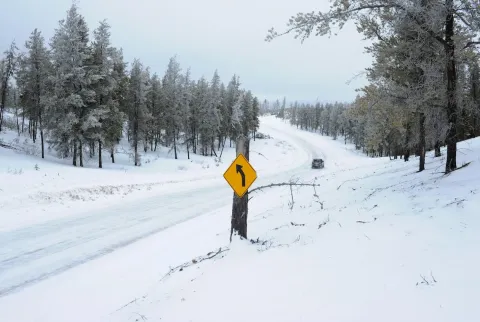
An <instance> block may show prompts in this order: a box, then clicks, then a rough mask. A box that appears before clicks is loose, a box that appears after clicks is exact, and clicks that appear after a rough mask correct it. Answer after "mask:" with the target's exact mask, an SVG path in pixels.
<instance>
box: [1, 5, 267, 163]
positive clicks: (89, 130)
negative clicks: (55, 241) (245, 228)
mask: <svg viewBox="0 0 480 322" xmlns="http://www.w3.org/2000/svg"><path fill="white" fill-rule="evenodd" d="M25 48H26V51H25V52H19V49H18V47H17V46H16V44H15V42H12V44H11V46H10V48H9V49H8V50H7V51H5V53H4V57H3V59H1V60H0V131H1V130H2V127H4V126H5V118H4V116H5V112H6V107H7V106H9V107H14V110H15V115H16V117H17V124H16V129H17V131H18V134H19V135H20V133H22V132H28V135H29V136H30V137H31V138H32V139H33V141H34V142H36V141H37V140H38V139H40V145H41V156H42V158H44V157H45V145H46V144H48V146H49V147H51V148H53V149H54V150H55V151H56V152H57V153H58V155H59V156H60V157H62V158H72V164H73V165H74V166H77V164H78V165H79V166H83V164H84V157H85V155H88V156H89V157H94V156H97V157H98V166H99V167H100V168H101V167H102V151H107V152H108V153H109V154H110V159H111V161H112V162H115V151H116V147H117V145H118V144H119V143H120V140H121V138H122V137H124V132H125V133H126V137H127V139H128V142H129V143H130V145H131V147H132V150H133V155H134V163H135V166H138V165H140V164H141V160H140V156H141V154H140V151H141V150H143V151H144V152H147V151H149V150H150V151H156V149H157V146H159V145H163V146H167V147H172V148H173V151H174V155H175V159H177V158H178V149H179V148H180V147H183V148H186V151H187V156H188V158H190V153H196V154H201V155H205V156H206V155H217V152H220V156H221V152H222V151H223V148H224V146H225V144H226V141H227V139H229V140H230V142H229V144H230V146H231V144H232V143H231V142H232V140H235V139H236V138H237V136H238V135H245V136H249V135H251V134H254V133H255V131H256V130H257V129H258V126H259V120H258V116H259V108H260V104H259V101H258V99H257V98H256V97H254V95H253V94H252V93H251V91H248V90H245V89H242V88H241V84H240V80H239V77H238V76H237V75H234V76H233V77H232V79H231V80H230V82H229V83H228V84H227V85H225V84H224V83H223V82H222V81H221V80H220V77H219V75H218V72H217V71H215V72H214V73H213V77H212V78H211V80H207V79H206V78H205V77H202V78H200V79H199V80H192V78H191V73H190V69H187V70H185V71H182V68H181V67H180V64H179V63H178V61H177V58H176V56H174V57H172V58H171V59H170V61H169V63H168V66H167V69H166V72H165V74H164V76H163V77H161V76H159V75H158V74H157V73H152V72H151V70H150V68H149V67H146V66H144V65H143V64H142V62H141V61H140V60H139V59H134V61H133V62H132V63H131V65H130V69H129V70H128V68H127V67H128V64H127V63H126V62H125V61H124V58H123V51H122V49H119V48H116V47H114V46H112V44H111V41H110V26H109V24H108V23H107V22H106V21H105V20H104V21H101V22H100V23H99V25H98V27H97V28H96V29H95V30H94V31H93V36H92V35H90V33H89V28H88V26H87V23H86V22H85V19H84V17H83V16H82V15H81V14H80V13H79V12H78V8H77V6H76V5H75V4H74V5H72V6H71V7H70V9H69V10H68V11H67V16H66V18H65V19H63V20H61V21H60V22H59V25H58V28H57V29H56V30H55V33H54V36H53V38H52V39H51V41H50V43H49V44H48V45H47V44H46V42H45V39H44V37H43V36H42V34H41V32H40V31H38V30H37V29H35V30H34V31H33V32H32V33H31V35H30V37H29V39H28V40H27V41H26V43H25Z"/></svg>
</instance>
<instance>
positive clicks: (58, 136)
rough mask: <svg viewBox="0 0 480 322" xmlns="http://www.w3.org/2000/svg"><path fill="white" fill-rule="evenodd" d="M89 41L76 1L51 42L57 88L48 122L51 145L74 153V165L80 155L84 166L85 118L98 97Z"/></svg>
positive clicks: (86, 28)
mask: <svg viewBox="0 0 480 322" xmlns="http://www.w3.org/2000/svg"><path fill="white" fill-rule="evenodd" d="M88 42H89V41H88V27H87V25H86V23H85V19H84V18H83V16H81V15H80V14H79V13H78V10H77V7H76V5H75V4H73V5H72V6H71V8H70V9H69V10H68V11H67V18H66V19H65V20H61V21H60V22H59V27H58V28H57V29H56V30H55V34H54V36H53V39H52V42H51V48H52V49H51V50H52V60H53V69H54V71H55V74H54V75H53V76H52V82H53V87H54V91H53V95H52V99H51V100H50V101H49V106H48V113H49V117H48V124H46V125H47V129H48V134H49V139H50V142H51V144H52V146H53V147H54V148H55V149H56V150H57V152H59V153H60V154H61V155H62V156H63V157H68V156H70V155H72V156H73V165H74V166H76V165H77V159H78V157H80V166H83V143H84V142H85V137H84V134H85V133H84V127H83V122H84V121H85V117H86V116H87V112H88V109H89V106H88V105H89V104H91V103H93V102H94V101H95V91H93V90H92V89H91V88H90V84H91V82H92V79H90V78H89V77H90V76H91V75H89V74H88V73H87V70H86V69H87V68H86V66H87V64H88V62H89V60H90V59H91V51H90V47H89V44H88ZM72 151H73V153H71V152H72Z"/></svg>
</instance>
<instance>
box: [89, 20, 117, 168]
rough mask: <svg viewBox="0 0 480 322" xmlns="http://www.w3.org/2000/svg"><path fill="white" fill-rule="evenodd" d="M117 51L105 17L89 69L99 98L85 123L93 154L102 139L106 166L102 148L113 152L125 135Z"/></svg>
mask: <svg viewBox="0 0 480 322" xmlns="http://www.w3.org/2000/svg"><path fill="white" fill-rule="evenodd" d="M116 54H117V51H116V49H115V48H113V47H112V46H111V43H110V26H109V24H108V23H107V22H106V21H101V22H100V25H99V26H98V28H97V29H95V30H94V41H93V44H92V59H91V66H90V70H89V73H90V75H91V79H92V83H91V88H92V89H93V90H94V91H95V102H93V104H91V108H90V109H89V110H88V112H87V118H86V120H85V122H84V124H83V129H84V131H85V133H86V135H85V136H86V138H87V139H88V140H89V141H90V149H91V152H92V153H91V154H92V156H93V155H94V153H93V152H94V150H95V146H96V143H98V167H99V168H102V166H103V165H102V149H103V148H104V147H106V148H108V149H109V150H110V152H112V150H113V149H114V147H115V145H116V144H117V143H118V140H119V137H120V136H121V133H122V125H123V121H124V114H123V113H122V112H121V111H120V108H119V102H118V100H117V99H116V97H115V92H116V90H117V88H118V87H119V80H118V79H117V75H116V72H115V70H114V67H115V59H117V57H116V56H115V55H116ZM120 81H121V79H120ZM112 161H113V159H112Z"/></svg>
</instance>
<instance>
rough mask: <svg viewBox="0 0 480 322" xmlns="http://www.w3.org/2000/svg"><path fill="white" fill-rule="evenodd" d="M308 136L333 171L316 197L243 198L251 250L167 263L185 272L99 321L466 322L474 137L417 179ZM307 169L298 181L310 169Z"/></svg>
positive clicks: (471, 282)
mask: <svg viewBox="0 0 480 322" xmlns="http://www.w3.org/2000/svg"><path fill="white" fill-rule="evenodd" d="M288 131H296V130H294V129H291V128H290V129H288V128H287V127H286V129H285V132H286V133H287V132H288ZM298 135H299V136H301V137H303V138H305V139H306V140H308V139H307V137H308V136H310V134H308V135H307V134H306V133H304V134H302V133H301V132H298ZM313 135H314V134H313ZM311 137H312V141H310V142H311V144H312V145H315V144H320V146H322V144H323V143H325V144H329V146H330V148H331V149H325V151H326V155H325V157H326V159H327V160H328V162H334V164H335V163H336V164H337V165H336V167H337V170H338V171H334V170H332V171H330V173H327V172H325V173H324V174H323V175H321V176H319V177H321V179H320V180H319V181H320V183H321V186H320V187H318V188H316V191H315V192H316V194H317V195H318V198H316V197H315V196H313V194H314V193H315V192H314V191H313V190H312V189H311V188H308V189H307V188H305V189H299V190H298V191H296V192H294V201H295V202H294V205H293V208H292V209H290V206H289V201H290V198H291V195H290V191H289V190H288V189H281V188H279V189H271V190H270V191H268V192H267V191H265V192H264V194H262V197H261V201H259V200H258V199H257V200H256V202H255V199H256V197H254V198H253V199H252V205H251V207H250V211H251V215H250V221H249V237H250V238H251V239H254V240H255V242H254V243H249V242H246V241H239V240H235V241H234V242H233V243H232V244H231V245H228V244H227V243H224V244H218V245H217V247H216V249H218V246H228V247H229V248H230V249H229V250H228V251H227V252H225V253H222V254H221V255H218V256H216V257H214V258H213V259H210V260H206V261H202V262H199V263H197V264H194V263H192V262H191V261H192V258H193V257H192V258H190V262H188V258H185V259H184V261H178V262H177V263H178V264H181V263H182V262H183V263H185V264H184V267H185V269H183V270H182V271H181V272H179V271H178V270H177V271H175V272H173V273H172V274H170V275H168V276H167V277H166V278H165V279H164V280H162V281H161V282H158V283H156V284H155V285H152V286H151V288H150V289H148V290H146V291H145V292H144V293H142V294H137V295H136V296H135V297H136V298H137V300H136V301H135V302H132V303H130V304H129V305H127V306H125V307H124V308H122V309H121V310H120V311H117V312H112V314H111V315H109V316H105V317H104V318H103V319H104V320H105V319H106V320H108V321H118V322H119V321H131V320H132V319H133V320H135V319H139V320H142V319H148V320H156V319H161V320H164V321H179V322H181V321H205V322H207V321H208V322H215V321H219V322H220V321H232V322H235V321H239V322H240V321H252V322H256V321H258V322H260V321H285V322H287V321H312V322H313V321H342V322H343V321H345V322H347V321H348V322H352V321H359V322H360V321H378V322H383V321H393V322H396V321H398V322H404V321H419V322H420V321H421V322H426V321H431V322H438V321H451V322H453V321H465V322H474V321H477V320H478V316H480V308H479V307H478V305H477V303H476V301H477V300H476V299H477V298H478V296H479V295H480V291H479V289H480V278H479V277H478V274H477V272H478V270H479V269H480V261H479V259H478V256H477V255H476V254H477V253H478V249H479V247H480V218H479V217H478V215H477V214H478V209H477V208H478V205H479V204H480V197H479V193H480V191H479V189H478V185H479V182H480V162H479V161H480V139H474V140H470V141H466V142H462V143H460V144H459V151H461V152H462V153H461V154H460V155H459V162H460V164H462V163H467V162H471V163H470V164H469V165H468V166H467V167H465V168H462V169H459V170H457V171H455V172H453V173H451V174H449V175H447V176H445V175H443V174H442V173H440V171H441V170H440V169H442V165H443V163H444V160H442V159H443V157H442V158H434V157H433V155H432V154H430V153H429V154H428V157H427V169H426V170H425V171H424V172H422V173H417V172H416V167H417V163H416V161H418V160H416V159H415V158H414V160H413V161H412V162H407V163H405V162H404V161H403V160H396V161H389V160H388V158H384V159H377V160H371V159H363V160H361V158H360V157H355V155H354V152H350V156H351V158H350V159H349V160H350V163H348V161H347V160H346V159H345V158H341V159H340V160H336V159H335V158H332V157H330V155H337V156H341V155H348V153H346V154H345V153H344V152H342V151H341V150H342V147H341V146H340V145H339V144H338V143H334V142H332V140H331V139H329V138H319V137H318V136H311ZM319 142H322V143H319ZM334 145H336V146H337V148H336V149H335V148H334ZM320 146H319V147H320ZM323 146H324V145H323ZM343 150H344V151H345V149H343ZM330 152H331V154H330ZM443 153H445V151H443ZM369 160H370V161H369ZM369 163H370V164H369ZM327 164H328V163H327ZM358 164H361V165H358ZM342 166H343V167H344V169H346V170H348V169H350V171H346V170H345V171H341V169H342ZM353 169H354V170H353ZM312 172H313V171H312ZM312 172H311V173H310V174H309V175H307V174H305V175H304V176H303V177H302V179H303V180H305V181H308V180H311V179H312V178H313V177H314V176H318V174H320V173H321V172H316V173H312ZM267 202H268V203H269V204H270V205H271V208H270V209H268V210H267V209H265V208H262V207H261V203H267ZM320 202H321V203H322V204H323V205H321V204H320ZM219 231H220V229H219ZM223 235H224V238H226V237H227V236H228V232H224V233H223ZM211 250H212V251H214V250H215V247H212V249H211ZM197 255H200V254H197ZM200 259H201V258H196V260H197V262H198V261H199V260H200ZM172 266H175V265H173V264H172ZM166 272H167V271H164V272H163V274H165V273H166ZM233 312H234V313H233ZM107 318H108V319H107Z"/></svg>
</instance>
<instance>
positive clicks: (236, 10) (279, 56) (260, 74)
mask: <svg viewBox="0 0 480 322" xmlns="http://www.w3.org/2000/svg"><path fill="white" fill-rule="evenodd" d="M71 4H72V1H71V0H41V1H39V0H15V1H6V3H4V4H2V18H1V19H0V49H2V51H3V50H4V49H6V48H7V47H8V45H9V44H10V42H11V41H12V40H13V39H15V40H16V41H17V43H18V45H19V47H20V48H21V49H22V50H23V49H24V46H23V45H24V42H25V40H26V39H27V38H28V36H29V35H30V33H31V31H32V30H33V29H34V28H38V29H39V30H41V31H42V33H43V35H44V36H45V38H46V39H47V40H49V39H50V38H51V37H52V35H53V32H54V29H55V28H56V27H57V26H58V21H59V20H60V19H63V18H64V17H65V16H66V10H68V8H69V7H70V5H71ZM328 5H329V3H328V1H327V0H79V1H78V6H79V8H80V13H81V14H82V15H83V16H85V18H86V20H87V22H88V24H89V28H90V30H91V31H92V30H93V29H95V28H96V27H97V25H98V21H100V20H102V19H107V21H108V22H109V23H110V25H111V27H112V30H111V32H112V42H113V45H114V46H116V47H122V48H123V50H124V55H125V59H126V60H127V61H129V62H131V61H132V60H133V58H135V57H138V58H140V59H141V61H142V62H143V63H144V64H145V65H147V66H150V67H151V70H152V71H154V72H157V73H158V74H160V75H163V73H164V71H165V68H166V66H167V64H168V60H169V58H170V57H171V56H173V55H175V54H177V57H178V60H179V62H180V64H181V66H182V68H183V69H184V70H185V69H186V68H187V67H191V71H192V75H193V77H194V78H196V79H198V78H199V77H201V76H202V75H205V76H206V77H207V79H211V76H212V75H213V72H214V70H215V69H218V71H219V74H220V76H221V78H222V80H223V81H224V82H225V83H227V82H228V81H229V80H230V78H231V77H232V75H233V74H234V73H236V74H238V75H239V76H240V81H241V82H242V86H243V87H244V88H246V89H250V90H252V92H253V93H254V94H255V95H257V96H258V97H259V98H261V99H264V98H266V99H276V98H279V99H281V98H282V97H283V96H286V97H287V99H288V101H294V100H301V101H316V100H317V99H318V100H319V101H351V100H353V99H354V98H355V96H356V93H355V89H356V88H359V87H361V86H363V85H364V84H365V83H366V82H365V79H364V77H363V76H362V77H359V78H357V79H356V80H354V81H353V82H351V83H350V84H349V85H347V84H346V82H347V81H348V80H350V79H351V78H352V77H354V75H356V74H358V73H360V72H362V71H363V70H364V68H365V67H368V66H369V65H370V64H371V58H370V57H369V56H368V55H367V54H364V53H363V52H364V47H365V45H366V44H367V43H366V42H365V41H362V40H361V36H360V35H358V34H357V32H356V30H355V27H354V26H353V25H350V26H348V27H346V28H345V29H344V30H343V31H341V32H340V33H339V35H338V36H332V38H330V39H329V38H328V37H312V38H310V39H308V40H307V41H305V43H304V44H303V45H302V44H301V43H300V41H299V40H295V39H293V36H284V37H281V38H278V39H276V40H275V41H273V42H271V43H267V42H265V41H264V39H265V36H266V34H267V30H268V29H269V28H270V27H275V28H277V29H282V28H283V27H284V26H285V23H286V22H287V21H288V19H289V17H290V16H291V15H293V14H296V13H297V12H307V11H313V10H319V9H325V8H327V7H328Z"/></svg>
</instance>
